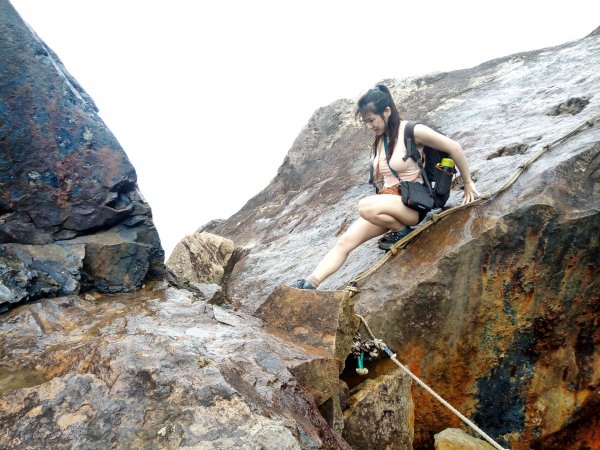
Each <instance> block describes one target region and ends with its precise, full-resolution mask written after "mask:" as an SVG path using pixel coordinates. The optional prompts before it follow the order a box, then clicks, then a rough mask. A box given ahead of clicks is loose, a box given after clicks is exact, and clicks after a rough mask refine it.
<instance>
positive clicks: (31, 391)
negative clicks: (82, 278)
mask: <svg viewBox="0 0 600 450" xmlns="http://www.w3.org/2000/svg"><path fill="white" fill-rule="evenodd" d="M208 306H209V307H210V308H211V309H212V310H214V315H213V314H207V313H206V309H207V305H206V303H205V302H202V301H195V300H194V299H193V298H192V295H191V294H190V293H189V292H187V291H184V290H176V289H172V288H169V289H167V290H163V291H143V290H142V291H137V292H135V293H130V294H112V295H110V296H103V295H96V296H95V299H94V301H87V300H83V299H81V298H79V297H77V296H67V297H60V298H56V299H47V300H44V301H40V302H36V303H31V304H27V305H24V306H21V307H19V308H17V309H13V310H12V311H10V312H9V313H7V314H5V315H3V316H0V348H1V349H2V362H1V366H0V392H1V394H2V395H0V428H1V429H2V430H3V432H2V433H0V447H1V448H14V447H23V448H26V447H28V448H46V447H47V446H48V443H49V442H51V443H52V447H53V448H56V449H67V448H73V447H84V448H107V447H108V448H115V449H129V448H147V449H160V448H189V447H192V448H227V449H229V448H243V449H254V448H265V449H280V448H286V449H300V448H328V449H349V447H348V446H347V445H346V444H345V443H344V441H343V440H342V439H341V437H339V436H337V435H336V434H335V433H333V432H332V431H331V429H330V428H329V426H328V425H327V423H326V421H325V419H323V417H321V415H320V414H319V411H318V409H317V405H316V404H315V402H314V400H313V398H312V397H311V396H310V395H309V394H308V393H307V392H306V390H304V388H303V387H302V385H301V384H299V383H298V382H297V381H296V379H295V378H294V377H293V375H292V374H291V373H290V371H289V370H288V368H287V367H288V366H289V365H294V364H299V363H300V362H309V361H311V360H315V359H320V360H322V359H323V355H322V354H319V355H315V354H312V353H310V352H308V351H307V350H306V349H303V348H301V347H300V346H296V345H294V344H293V343H290V342H285V343H284V342H282V341H281V339H279V338H276V337H274V336H272V335H269V334H268V333H266V332H265V331H264V330H263V329H261V327H260V321H258V320H257V319H254V318H252V317H249V316H247V315H245V314H243V313H239V312H237V313H234V312H232V311H226V310H223V309H222V308H219V307H217V306H211V305H208ZM213 317H214V318H213ZM331 359H332V361H333V362H334V364H336V367H337V365H338V364H339V363H338V361H337V360H335V359H334V358H331ZM25 375H27V376H25ZM17 418H18V419H17Z"/></svg>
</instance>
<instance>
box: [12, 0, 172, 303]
mask: <svg viewBox="0 0 600 450" xmlns="http://www.w3.org/2000/svg"><path fill="white" fill-rule="evenodd" d="M0 35H2V36H6V37H7V36H10V39H1V40H0V58H1V59H2V73H1V79H0V105H1V107H0V154H1V156H2V157H1V158H0V254H1V255H7V254H10V255H11V258H12V259H11V261H12V262H10V264H12V265H14V264H18V265H19V264H20V265H21V266H23V270H25V271H29V272H35V273H37V274H38V275H39V276H38V281H37V282H36V283H37V284H38V287H37V288H36V289H30V290H28V291H27V293H26V294H25V295H23V292H22V291H21V290H20V288H18V286H19V284H20V283H21V282H22V280H20V279H17V278H12V275H11V274H12V272H11V271H7V270H2V271H1V274H0V276H1V277H2V281H3V283H4V286H5V288H6V289H7V290H8V291H10V293H9V294H7V295H5V296H3V297H1V298H0V305H2V304H3V303H9V302H11V303H12V302H18V301H22V300H26V299H33V298H37V297H40V296H48V295H53V294H61V293H62V294H65V293H68V292H73V291H77V290H78V289H79V288H82V289H84V290H85V289H89V290H100V291H106V292H114V291H127V290H132V289H136V288H139V287H140V286H141V285H142V284H143V282H144V280H145V279H147V278H153V277H157V276H160V275H161V274H162V271H163V259H164V252H163V250H162V248H161V245H160V239H159V237H158V233H157V231H156V229H155V227H154V224H153V222H152V213H151V210H150V207H149V206H148V204H147V203H146V201H145V200H144V199H143V197H142V195H141V194H140V192H139V189H138V187H137V179H136V173H135V170H134V168H133V166H132V165H131V163H130V161H129V159H128V158H127V155H126V154H125V152H124V151H123V149H122V148H121V146H120V145H119V143H118V142H117V140H116V139H115V137H114V136H113V134H112V133H111V132H110V130H109V129H108V128H107V127H106V125H105V124H104V122H103V121H102V120H101V119H100V117H99V116H98V114H97V112H98V110H97V108H96V106H95V105H94V102H93V101H92V100H91V98H90V97H89V96H88V95H87V94H86V92H85V91H84V90H83V89H82V87H81V86H80V85H79V84H78V83H77V81H76V80H75V79H74V78H73V77H72V76H71V75H70V74H69V72H68V71H67V70H66V69H65V67H64V66H63V64H62V63H61V61H60V59H59V58H58V56H56V54H54V52H52V50H50V49H49V48H48V47H47V46H46V45H45V44H44V42H43V41H42V40H41V39H40V38H39V37H38V36H37V35H36V34H35V33H34V32H33V31H32V30H31V29H30V28H29V27H28V26H27V25H26V24H25V23H24V22H23V20H22V19H21V18H20V17H19V15H18V14H17V13H16V11H15V10H14V8H13V7H12V6H11V5H10V3H9V2H8V1H7V0H0ZM103 231H106V232H108V233H110V235H111V236H110V239H109V241H110V242H103V241H104V238H98V237H97V236H96V235H97V234H98V233H99V232H103ZM75 244H76V245H77V247H78V248H79V247H82V248H84V250H85V257H84V259H83V263H81V261H79V263H78V264H79V268H78V270H75V272H73V268H74V266H73V264H72V263H71V260H72V259H73V258H72V257H69V258H66V259H65V260H66V261H67V260H68V262H66V263H65V265H64V267H63V268H62V270H63V272H64V273H65V276H64V277H63V279H62V280H61V279H58V278H57V277H56V276H55V274H56V273H57V272H60V271H61V268H60V264H61V259H60V258H59V259H56V260H55V261H54V262H52V263H50V262H49V261H47V263H48V264H46V265H43V264H37V263H36V262H35V261H36V258H33V259H32V258H28V257H24V258H23V259H20V260H19V262H18V263H16V262H15V261H14V258H15V257H16V258H20V256H17V255H26V254H35V255H42V256H43V258H46V260H47V258H48V256H49V255H51V254H52V252H56V249H55V248H56V246H60V247H62V248H63V249H64V250H63V251H65V252H69V248H73V247H74V246H75ZM7 245H9V246H10V247H7ZM15 245H22V246H24V247H23V248H22V250H16V247H15ZM31 246H37V247H38V248H35V249H34V248H32V247H31ZM45 246H52V247H50V248H49V249H45V248H44V247H45ZM78 257H80V255H79V256H78ZM4 258H5V257H4V256H0V267H1V266H3V265H7V264H8V260H5V259H4ZM80 259H81V258H80ZM32 261H34V262H33V263H32ZM109 266H112V268H111V267H109ZM67 273H68V274H70V275H69V276H67V275H66V274H67ZM44 279H45V280H48V282H44V281H42V280H44ZM49 280H52V281H49ZM42 285H43V286H42ZM13 286H16V287H15V288H13ZM74 286H75V287H74Z"/></svg>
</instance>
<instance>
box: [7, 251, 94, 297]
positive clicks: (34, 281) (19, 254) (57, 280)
mask: <svg viewBox="0 0 600 450" xmlns="http://www.w3.org/2000/svg"><path fill="white" fill-rule="evenodd" d="M84 254H85V251H84V247H83V245H56V244H49V245H19V244H3V245H0V305H1V304H3V303H19V302H22V301H24V300H30V299H35V298H41V297H51V296H56V295H67V294H73V293H76V292H79V287H80V279H79V275H80V269H81V267H82V265H83V259H84Z"/></svg>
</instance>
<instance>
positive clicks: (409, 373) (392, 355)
mask: <svg viewBox="0 0 600 450" xmlns="http://www.w3.org/2000/svg"><path fill="white" fill-rule="evenodd" d="M357 317H358V318H359V319H360V320H361V322H362V323H363V324H364V326H365V328H366V329H367V331H368V332H369V334H370V335H371V338H372V339H373V340H374V341H376V342H381V344H382V345H383V346H384V348H383V350H384V351H385V352H386V353H387V355H388V356H389V357H390V359H391V360H392V361H394V363H395V364H396V365H397V366H398V367H400V368H401V369H402V370H403V371H404V372H406V373H407V374H408V375H409V376H410V377H411V378H412V379H413V380H415V381H416V382H417V384H418V385H419V386H421V387H422V388H423V389H425V390H426V391H427V392H429V393H430V394H431V395H432V396H433V397H435V399H436V400H437V401H439V402H440V403H441V404H442V405H444V406H445V407H446V408H448V409H449V410H450V411H452V412H453V413H454V414H455V415H456V416H457V417H458V418H459V419H460V420H462V421H463V422H464V423H466V424H467V425H469V426H470V427H471V428H472V429H473V430H474V431H475V432H477V434H479V435H480V436H481V437H482V438H484V439H485V440H486V441H487V442H489V443H490V445H492V446H493V447H494V448H497V449H498V450H508V449H505V448H504V447H501V446H500V444H498V443H497V442H496V441H494V440H493V439H492V438H491V437H489V436H488V435H487V434H486V433H485V432H484V431H483V430H482V429H481V428H479V427H478V426H477V425H475V424H474V423H473V422H471V421H470V420H469V419H467V418H466V417H465V416H464V415H463V414H461V412H460V411H458V410H457V409H456V408H454V407H453V406H452V405H451V404H450V403H448V402H447V401H446V400H444V399H443V398H442V397H441V396H440V395H439V394H438V393H437V392H435V391H434V390H433V389H431V388H430V387H429V386H427V385H426V384H425V383H424V382H423V381H421V379H420V378H419V377H417V376H416V375H415V374H414V373H412V372H411V371H410V369H409V368H408V367H406V366H405V365H404V364H402V363H401V362H400V361H398V360H397V359H396V354H395V353H392V351H391V350H390V349H389V347H388V346H387V345H385V343H384V342H383V341H382V340H381V339H377V338H376V337H375V335H374V334H373V332H372V331H371V329H370V328H369V325H368V324H367V321H366V320H365V318H364V317H362V316H361V315H358V314H357Z"/></svg>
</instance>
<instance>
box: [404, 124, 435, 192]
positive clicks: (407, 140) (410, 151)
mask: <svg viewBox="0 0 600 450" xmlns="http://www.w3.org/2000/svg"><path fill="white" fill-rule="evenodd" d="M415 125H417V122H413V121H412V120H407V121H406V125H404V145H406V155H404V157H403V158H402V159H403V160H404V161H406V160H407V159H408V158H409V157H410V158H412V159H414V160H415V161H416V162H417V165H418V166H419V170H420V171H421V177H422V178H423V181H425V184H426V185H427V187H428V188H429V192H433V191H432V189H431V183H430V182H429V178H427V173H425V169H424V168H423V160H422V159H421V154H420V153H419V149H418V148H417V143H416V141H415ZM432 195H433V194H432Z"/></svg>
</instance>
